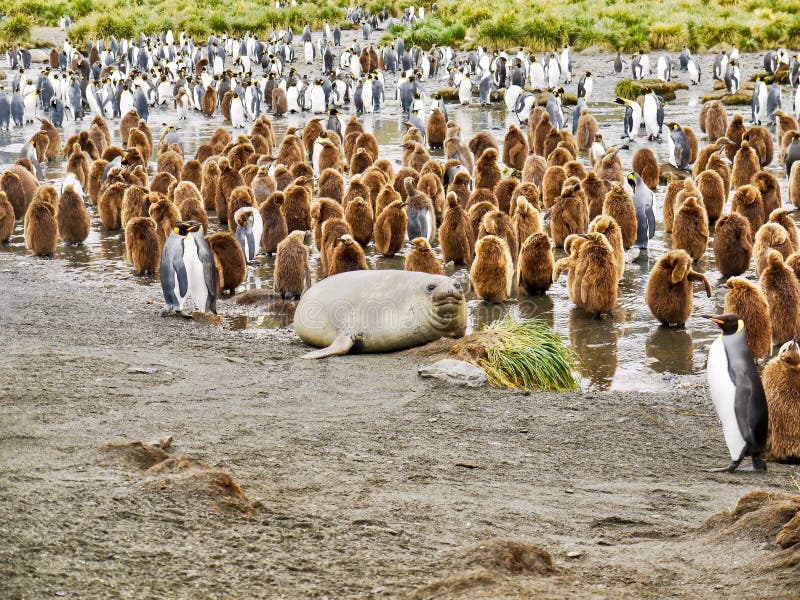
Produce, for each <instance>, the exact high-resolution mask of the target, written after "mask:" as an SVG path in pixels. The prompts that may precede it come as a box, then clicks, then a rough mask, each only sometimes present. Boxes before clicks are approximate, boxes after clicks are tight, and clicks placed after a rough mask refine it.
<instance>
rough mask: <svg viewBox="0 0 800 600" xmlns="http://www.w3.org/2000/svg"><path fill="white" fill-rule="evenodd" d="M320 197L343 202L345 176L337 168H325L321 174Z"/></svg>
mask: <svg viewBox="0 0 800 600" xmlns="http://www.w3.org/2000/svg"><path fill="white" fill-rule="evenodd" d="M319 197H320V198H331V199H333V200H336V202H339V203H341V202H342V199H343V198H344V177H342V174H341V173H340V172H339V171H337V170H336V169H325V170H324V171H323V172H322V173H320V175H319Z"/></svg>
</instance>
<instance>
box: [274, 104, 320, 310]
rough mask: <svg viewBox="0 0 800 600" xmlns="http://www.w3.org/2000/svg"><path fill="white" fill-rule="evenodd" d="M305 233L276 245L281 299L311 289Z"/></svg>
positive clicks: (296, 233) (276, 285)
mask: <svg viewBox="0 0 800 600" xmlns="http://www.w3.org/2000/svg"><path fill="white" fill-rule="evenodd" d="M278 89H279V88H278ZM284 98H285V96H284ZM306 233H307V232H304V231H293V232H292V233H290V234H289V235H288V236H287V237H286V238H285V239H284V240H283V241H282V242H281V243H280V244H278V251H277V254H276V256H275V275H274V283H273V286H274V288H275V291H276V292H278V293H279V294H280V295H281V298H284V299H287V298H299V297H300V296H301V295H302V294H303V292H304V291H306V290H307V289H308V288H309V287H311V269H310V267H309V265H308V247H307V246H306V245H305V241H304V240H305V237H306Z"/></svg>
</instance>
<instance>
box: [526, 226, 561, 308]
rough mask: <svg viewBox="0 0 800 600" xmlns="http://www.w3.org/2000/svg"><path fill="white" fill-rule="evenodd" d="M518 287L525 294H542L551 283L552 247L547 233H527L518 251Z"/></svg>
mask: <svg viewBox="0 0 800 600" xmlns="http://www.w3.org/2000/svg"><path fill="white" fill-rule="evenodd" d="M517 281H518V282H519V287H520V288H522V289H523V290H524V291H525V293H526V294H528V295H531V296H532V295H534V294H543V293H545V292H546V291H547V290H549V289H550V286H551V285H553V249H552V247H551V246H550V238H548V237H547V234H545V233H542V232H539V233H534V234H531V235H529V236H528V237H527V238H526V240H525V241H524V242H523V244H522V248H521V249H520V251H519V265H518V268H517Z"/></svg>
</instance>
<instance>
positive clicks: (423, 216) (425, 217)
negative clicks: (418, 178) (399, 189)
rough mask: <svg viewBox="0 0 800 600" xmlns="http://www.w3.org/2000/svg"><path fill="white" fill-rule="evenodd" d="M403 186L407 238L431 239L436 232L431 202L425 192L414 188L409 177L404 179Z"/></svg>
mask: <svg viewBox="0 0 800 600" xmlns="http://www.w3.org/2000/svg"><path fill="white" fill-rule="evenodd" d="M403 186H404V188H405V191H406V201H405V210H406V215H407V216H408V232H407V236H408V238H409V239H414V238H416V237H424V238H426V239H428V240H430V239H433V234H434V232H435V231H436V211H435V209H434V207H433V202H432V201H431V199H430V197H429V196H428V195H427V194H426V193H425V192H423V191H421V190H419V189H418V188H417V187H416V185H415V182H414V180H413V179H412V178H411V177H406V179H405V181H404V182H403Z"/></svg>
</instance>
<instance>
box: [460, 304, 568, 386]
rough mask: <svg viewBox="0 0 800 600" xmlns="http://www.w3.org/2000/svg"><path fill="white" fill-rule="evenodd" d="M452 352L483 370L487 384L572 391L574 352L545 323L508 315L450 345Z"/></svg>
mask: <svg viewBox="0 0 800 600" xmlns="http://www.w3.org/2000/svg"><path fill="white" fill-rule="evenodd" d="M452 351H453V353H454V354H456V355H457V356H458V358H460V359H462V360H466V361H468V362H471V363H472V364H475V365H477V366H479V367H480V368H481V369H483V370H484V371H485V372H486V375H487V377H488V380H489V384H491V385H495V386H503V387H512V388H517V389H522V390H535V391H555V392H563V391H569V390H575V389H577V387H578V383H577V381H576V380H575V375H574V368H573V367H574V363H575V354H574V353H573V352H572V350H570V349H569V348H567V346H566V345H564V342H562V341H561V338H559V337H558V335H556V333H555V332H554V331H553V330H552V329H550V327H548V326H547V325H546V324H545V323H543V322H542V321H539V320H535V319H525V320H521V321H518V320H516V319H514V318H511V317H508V318H506V319H503V320H500V321H497V322H495V323H493V324H492V325H490V326H489V327H487V328H486V329H484V330H483V331H480V332H477V333H473V334H471V335H468V336H466V337H464V338H462V339H461V340H459V342H458V343H457V344H455V345H454V346H453V350H452Z"/></svg>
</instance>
